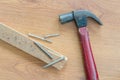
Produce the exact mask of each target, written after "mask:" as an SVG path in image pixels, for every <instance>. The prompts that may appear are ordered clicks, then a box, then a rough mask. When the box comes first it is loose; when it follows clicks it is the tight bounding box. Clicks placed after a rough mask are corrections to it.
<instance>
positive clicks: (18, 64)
mask: <svg viewBox="0 0 120 80" xmlns="http://www.w3.org/2000/svg"><path fill="white" fill-rule="evenodd" d="M119 3H120V1H119V0H109V1H107V0H99V1H96V0H64V1H63V0H0V22H2V23H4V24H6V25H8V26H11V27H12V28H14V29H16V30H17V31H20V32H21V33H23V34H27V33H29V32H30V33H34V34H38V35H40V34H48V33H60V34H61V36H60V37H56V38H52V40H53V41H54V43H53V44H48V43H45V42H42V41H40V40H38V41H39V42H41V43H43V44H44V45H46V46H48V47H50V48H52V49H54V50H56V51H58V52H60V53H62V54H64V55H65V56H67V57H68V58H69V59H68V62H67V65H66V66H65V68H64V69H63V70H61V71H57V70H56V69H54V68H52V67H51V68H49V69H42V67H41V66H42V65H44V63H43V62H42V61H40V60H38V59H36V58H34V57H32V56H30V55H27V54H25V53H24V52H22V51H20V50H18V49H16V48H14V47H12V46H10V45H8V44H6V43H5V42H3V41H1V40H0V44H1V46H0V53H1V54H0V63H1V64H0V74H1V75H0V79H1V80H13V79H14V80H48V79H49V80H85V72H84V66H83V59H82V51H81V46H80V41H79V39H78V35H77V29H76V27H75V23H74V22H70V23H67V24H64V25H61V24H60V23H59V21H58V15H59V14H62V13H66V12H69V11H72V10H77V9H88V10H90V11H92V12H93V13H94V14H96V15H97V16H98V17H100V19H101V20H102V22H103V24H104V25H103V26H102V27H99V25H98V24H97V23H95V22H94V21H93V20H90V19H89V21H88V29H89V33H90V40H91V44H92V49H93V54H94V57H95V61H96V64H97V68H98V72H99V77H100V80H120V49H119V47H120V35H119V34H120V27H119V26H120V22H119V20H120V15H119V14H120V9H119V7H120V5H119Z"/></svg>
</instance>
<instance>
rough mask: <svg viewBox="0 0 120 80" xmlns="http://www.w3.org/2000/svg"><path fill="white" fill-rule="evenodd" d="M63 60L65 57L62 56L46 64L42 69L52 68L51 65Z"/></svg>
mask: <svg viewBox="0 0 120 80" xmlns="http://www.w3.org/2000/svg"><path fill="white" fill-rule="evenodd" d="M64 59H65V57H64V56H62V57H60V58H58V59H56V60H54V61H52V62H50V63H48V64H47V65H45V66H43V68H48V67H50V66H52V65H54V64H56V63H58V62H60V61H62V60H64Z"/></svg>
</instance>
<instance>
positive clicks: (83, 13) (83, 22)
mask: <svg viewBox="0 0 120 80" xmlns="http://www.w3.org/2000/svg"><path fill="white" fill-rule="evenodd" d="M87 17H89V18H92V19H93V20H95V21H96V22H97V23H98V24H100V25H102V22H101V21H100V19H99V18H98V17H96V16H95V15H94V14H93V13H91V12H90V11H88V10H77V11H72V12H69V13H65V14H62V15H60V16H59V19H60V22H61V23H62V24H64V23H67V22H70V21H73V20H74V21H75V22H76V25H77V27H78V28H79V27H85V26H87Z"/></svg>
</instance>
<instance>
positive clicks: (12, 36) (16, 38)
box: [0, 24, 67, 70]
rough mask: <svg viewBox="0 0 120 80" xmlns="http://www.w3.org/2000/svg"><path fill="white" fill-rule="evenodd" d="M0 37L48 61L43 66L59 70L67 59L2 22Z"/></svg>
mask: <svg viewBox="0 0 120 80" xmlns="http://www.w3.org/2000/svg"><path fill="white" fill-rule="evenodd" d="M0 39H1V40H3V41H5V42H7V43H9V44H11V45H12V46H15V47H17V48H19V49H20V50H22V51H24V52H26V53H28V54H30V55H32V56H34V57H36V58H38V59H40V60H42V61H44V62H45V63H48V64H47V65H45V66H44V68H47V67H49V66H54V67H55V68H57V69H59V70H60V69H62V68H63V66H64V64H65V62H66V61H67V57H65V56H63V55H61V54H59V53H57V52H55V51H53V50H51V49H49V48H47V47H45V46H43V45H42V44H40V43H39V42H36V41H35V40H32V39H29V38H28V37H27V36H26V35H24V34H22V33H19V32H17V31H15V30H14V29H11V28H9V27H7V26H6V25H3V24H0Z"/></svg>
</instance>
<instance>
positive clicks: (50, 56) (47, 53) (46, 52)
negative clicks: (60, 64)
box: [34, 42, 53, 59]
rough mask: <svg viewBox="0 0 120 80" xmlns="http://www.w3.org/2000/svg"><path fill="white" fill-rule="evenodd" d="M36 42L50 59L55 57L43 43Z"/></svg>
mask: <svg viewBox="0 0 120 80" xmlns="http://www.w3.org/2000/svg"><path fill="white" fill-rule="evenodd" d="M34 44H35V45H36V46H37V47H38V48H39V49H40V50H42V51H43V52H44V53H45V54H46V55H47V56H48V57H49V58H50V59H53V56H52V55H51V54H50V53H49V52H48V51H47V49H45V47H43V45H41V44H40V43H38V42H34Z"/></svg>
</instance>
